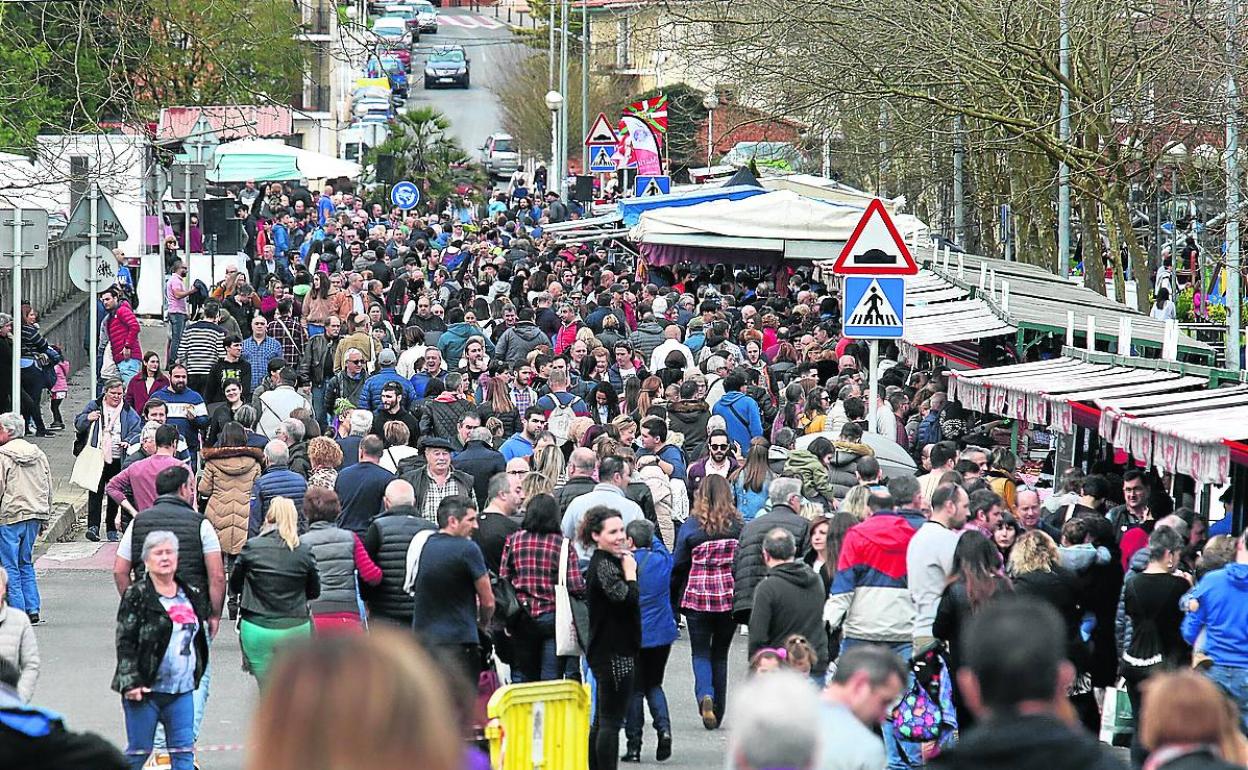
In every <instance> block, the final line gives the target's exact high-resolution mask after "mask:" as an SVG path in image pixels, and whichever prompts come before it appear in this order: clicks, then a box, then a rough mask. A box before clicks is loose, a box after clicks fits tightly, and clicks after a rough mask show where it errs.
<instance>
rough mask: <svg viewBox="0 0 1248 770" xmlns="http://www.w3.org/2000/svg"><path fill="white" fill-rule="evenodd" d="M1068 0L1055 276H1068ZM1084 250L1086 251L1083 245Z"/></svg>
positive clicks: (1062, 11) (1062, 10)
mask: <svg viewBox="0 0 1248 770" xmlns="http://www.w3.org/2000/svg"><path fill="white" fill-rule="evenodd" d="M1068 3H1069V0H1058V6H1057V8H1058V15H1057V25H1058V44H1057V58H1058V69H1059V71H1060V72H1061V75H1062V83H1061V86H1062V88H1061V103H1060V105H1059V107H1058V122H1057V138H1058V140H1059V141H1060V142H1061V144H1062V153H1063V154H1062V158H1061V160H1059V161H1058V162H1057V269H1058V275H1060V276H1062V277H1063V278H1066V277H1067V276H1069V275H1070V165H1069V164H1067V163H1066V156H1065V152H1066V147H1067V146H1069V144H1070V87H1069V85H1068V81H1069V80H1070V18H1069V8H1068V7H1067V5H1068ZM1085 248H1087V247H1086V246H1085Z"/></svg>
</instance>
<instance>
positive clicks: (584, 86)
mask: <svg viewBox="0 0 1248 770" xmlns="http://www.w3.org/2000/svg"><path fill="white" fill-rule="evenodd" d="M587 136H589V2H588V0H582V1H581V139H582V140H583V139H584V138H585V137H587ZM581 173H582V174H588V173H589V145H587V144H582V145H581Z"/></svg>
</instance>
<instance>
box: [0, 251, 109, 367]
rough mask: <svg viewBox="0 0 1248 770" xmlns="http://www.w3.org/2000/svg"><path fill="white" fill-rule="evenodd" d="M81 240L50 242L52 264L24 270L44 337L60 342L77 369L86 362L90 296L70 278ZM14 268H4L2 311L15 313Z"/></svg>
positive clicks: (24, 281)
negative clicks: (71, 260)
mask: <svg viewBox="0 0 1248 770" xmlns="http://www.w3.org/2000/svg"><path fill="white" fill-rule="evenodd" d="M81 245H82V243H80V242H77V241H52V242H51V243H49V244H48V266H47V268H45V269H43V270H25V271H23V272H22V295H23V296H22V299H23V300H26V301H28V302H29V303H30V304H31V306H32V307H34V308H35V310H36V311H37V312H38V313H39V326H40V331H41V332H42V333H43V336H44V337H46V338H47V339H48V341H50V342H52V343H53V344H56V345H60V346H61V349H62V350H63V351H64V352H65V356H66V358H68V359H69V362H70V365H71V366H72V367H73V368H74V369H77V368H78V367H79V366H80V365H82V364H83V363H85V362H86V360H87V355H86V345H87V344H88V341H87V338H86V326H87V323H86V318H87V310H88V306H87V295H86V293H85V292H82V291H80V290H79V289H78V288H77V287H76V286H74V284H73V281H71V280H70V279H69V255H70V254H72V253H73V252H74V249H76V248H78V247H79V246H81ZM12 298H13V271H12V270H0V312H4V313H12V312H13V308H11V307H9V306H10V305H11V304H12Z"/></svg>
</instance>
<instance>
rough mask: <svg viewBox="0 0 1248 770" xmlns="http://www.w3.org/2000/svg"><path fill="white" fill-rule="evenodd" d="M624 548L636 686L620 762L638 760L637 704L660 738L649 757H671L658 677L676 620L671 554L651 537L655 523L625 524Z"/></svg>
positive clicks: (640, 725) (640, 720)
mask: <svg viewBox="0 0 1248 770" xmlns="http://www.w3.org/2000/svg"><path fill="white" fill-rule="evenodd" d="M624 533H625V534H626V535H628V542H629V547H630V548H631V549H632V550H633V556H634V557H636V559H637V589H638V593H639V595H640V596H639V599H640V603H641V654H640V655H638V656H637V671H636V679H635V681H636V687H634V688H633V698H632V701H631V702H630V703H629V705H628V717H627V719H626V720H625V722H624V735H625V737H626V740H627V749H626V751H625V752H624V756H623V757H622V759H623V760H624V761H625V762H640V761H641V739H642V733H643V732H644V730H645V726H646V715H645V712H644V711H643V709H642V700H643V699H644V700H645V701H646V702H647V703H649V704H650V716H651V717H652V718H653V719H654V729H655V731H656V732H657V733H658V734H659V743H658V746H657V747H656V748H655V752H654V758H655V759H656V760H658V761H659V762H662V761H663V760H665V759H667V758H668V757H670V756H672V720H671V717H670V716H669V715H668V711H667V695H665V694H664V692H663V672H664V671H665V670H666V669H667V657H668V655H669V654H670V653H671V651H672V643H673V642H675V641H676V636H677V632H676V617H675V615H673V614H672V600H671V583H672V554H671V552H669V551H668V550H667V548H666V547H664V545H663V541H662V540H661V539H660V538H657V537H655V536H654V524H653V523H652V522H650V521H648V520H646V519H636V520H634V521H630V522H629V523H628V526H627V527H625V528H624Z"/></svg>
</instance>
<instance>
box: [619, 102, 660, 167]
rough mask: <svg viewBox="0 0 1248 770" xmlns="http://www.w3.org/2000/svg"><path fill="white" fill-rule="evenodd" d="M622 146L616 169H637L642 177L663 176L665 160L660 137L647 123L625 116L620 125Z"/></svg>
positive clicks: (634, 117)
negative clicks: (660, 146) (661, 151)
mask: <svg viewBox="0 0 1248 770" xmlns="http://www.w3.org/2000/svg"><path fill="white" fill-rule="evenodd" d="M619 135H620V144H619V147H618V148H617V149H616V153H615V158H616V161H615V162H616V168H635V169H637V173H638V174H639V175H640V176H662V175H663V159H662V157H661V156H660V154H659V137H658V135H657V134H655V132H654V131H653V130H651V128H650V125H649V124H648V123H646V121H644V120H642V119H641V118H639V117H637V116H636V115H623V116H621V117H620V125H619Z"/></svg>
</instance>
